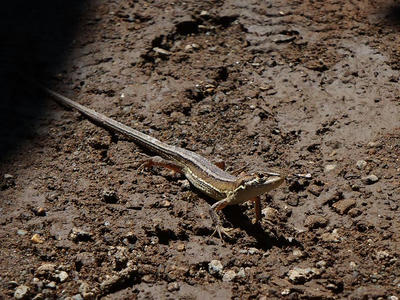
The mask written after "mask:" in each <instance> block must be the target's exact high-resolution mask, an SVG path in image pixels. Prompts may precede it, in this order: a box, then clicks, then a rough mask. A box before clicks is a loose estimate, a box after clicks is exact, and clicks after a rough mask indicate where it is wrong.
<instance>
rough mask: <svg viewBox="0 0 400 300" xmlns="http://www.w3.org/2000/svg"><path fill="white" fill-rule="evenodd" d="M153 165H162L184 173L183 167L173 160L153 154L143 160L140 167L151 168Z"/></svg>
mask: <svg viewBox="0 0 400 300" xmlns="http://www.w3.org/2000/svg"><path fill="white" fill-rule="evenodd" d="M153 166H160V167H164V168H167V169H170V170H172V171H174V172H176V173H182V167H181V166H179V165H178V164H176V163H175V162H173V161H171V160H167V159H164V158H162V157H160V156H153V157H150V158H148V159H146V160H144V161H143V163H142V165H141V166H140V167H139V169H144V168H151V167H153Z"/></svg>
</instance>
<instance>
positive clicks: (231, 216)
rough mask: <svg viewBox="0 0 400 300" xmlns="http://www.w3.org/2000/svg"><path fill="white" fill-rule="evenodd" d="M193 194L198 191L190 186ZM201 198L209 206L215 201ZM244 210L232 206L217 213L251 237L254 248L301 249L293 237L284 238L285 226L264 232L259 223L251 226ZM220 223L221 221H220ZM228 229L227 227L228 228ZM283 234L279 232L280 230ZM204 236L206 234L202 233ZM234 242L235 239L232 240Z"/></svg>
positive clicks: (205, 197)
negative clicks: (253, 240)
mask: <svg viewBox="0 0 400 300" xmlns="http://www.w3.org/2000/svg"><path fill="white" fill-rule="evenodd" d="M192 189H193V191H194V192H196V193H198V190H197V189H196V188H194V187H193V186H192ZM201 197H202V198H203V199H204V200H205V201H206V202H207V203H208V204H209V205H212V204H214V203H215V200H213V199H211V198H209V197H207V196H205V195H203V194H202V195H201ZM245 210H246V208H245V207H244V206H243V205H232V206H227V207H225V208H224V209H223V210H222V211H220V212H219V213H222V214H223V215H224V218H225V219H226V220H227V221H228V222H229V223H230V224H231V226H232V227H233V228H240V229H241V230H243V231H245V232H246V234H247V235H249V236H252V237H254V238H255V239H256V241H257V244H256V245H255V247H256V248H258V249H262V250H264V251H267V250H269V249H271V248H272V247H279V248H284V247H288V246H289V247H294V246H295V247H299V248H300V249H302V248H303V245H302V244H301V243H300V242H299V241H297V240H296V239H294V238H293V236H286V234H287V232H286V231H288V230H287V228H285V226H286V225H285V224H282V223H278V224H271V226H270V227H269V228H268V229H267V230H266V229H265V228H263V227H262V226H261V225H260V224H259V223H256V224H253V223H252V221H251V220H250V218H249V217H248V216H247V215H245V214H244V211H245ZM221 221H222V219H221ZM228 227H229V226H228ZM280 229H282V231H283V232H284V233H283V232H281V230H280ZM204 234H206V233H204ZM225 239H226V241H227V242H228V243H231V242H234V241H232V240H231V239H230V238H228V237H225ZM234 240H236V238H235V239H234Z"/></svg>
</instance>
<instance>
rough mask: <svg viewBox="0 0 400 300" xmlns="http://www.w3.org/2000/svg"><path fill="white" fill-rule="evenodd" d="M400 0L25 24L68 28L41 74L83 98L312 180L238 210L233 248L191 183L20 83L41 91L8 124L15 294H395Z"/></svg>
mask: <svg viewBox="0 0 400 300" xmlns="http://www.w3.org/2000/svg"><path fill="white" fill-rule="evenodd" d="M76 2H77V1H71V3H72V4H71V5H75V4H76ZM396 3H397V2H395V1H372V0H353V1H337V0H326V1H311V0H306V1H295V0H293V1H284V0H281V1H260V0H250V1H238V0H225V1H191V0H190V1H176V2H172V1H167V0H155V1H143V0H136V1H107V0H106V1H91V2H90V4H88V3H86V4H80V7H79V8H76V10H71V11H69V14H70V15H69V17H70V18H71V20H74V24H71V27H72V25H74V26H75V27H74V28H75V29H74V31H73V32H74V33H73V38H71V36H68V35H65V37H64V36H63V35H62V34H58V35H55V36H51V35H50V36H48V35H45V34H38V35H35V36H29V34H28V37H26V36H25V37H24V38H25V40H26V41H35V43H37V45H40V44H41V43H42V44H46V43H47V44H46V45H55V44H57V43H62V38H66V39H67V38H70V40H69V42H68V43H66V44H62V45H63V52H62V53H61V54H60V52H59V51H58V52H57V51H56V49H58V50H59V48H51V47H47V48H46V49H45V50H43V51H37V53H36V54H35V58H36V61H35V63H36V65H30V68H31V70H32V72H38V70H45V73H46V74H47V76H46V77H45V80H46V81H45V82H46V84H47V85H48V86H49V87H51V88H53V89H55V90H57V91H59V92H60V93H62V94H64V95H66V96H69V97H71V98H72V99H75V100H76V101H78V102H80V103H82V104H84V105H86V106H88V107H91V108H93V109H95V110H97V111H99V112H101V113H104V114H105V115H107V116H110V117H112V118H114V119H116V120H118V121H121V122H123V123H124V124H126V125H129V126H132V127H134V128H136V129H138V130H141V131H143V132H145V133H147V134H150V135H152V136H154V137H157V138H159V139H160V140H162V141H165V142H168V143H170V144H173V145H178V146H181V147H184V148H187V149H190V150H193V151H195V152H197V153H199V154H201V155H204V156H205V157H208V158H209V159H210V160H212V161H218V160H224V161H225V162H226V164H227V166H228V170H229V171H234V170H238V169H244V170H245V171H247V172H252V171H257V170H258V171H262V170H266V169H273V170H284V171H287V172H293V173H310V174H312V179H311V180H307V179H290V180H288V182H287V183H286V184H284V185H282V186H281V187H280V188H278V189H276V190H275V191H273V192H271V193H270V194H269V195H264V196H263V197H262V200H263V218H262V221H261V223H260V224H253V223H252V219H253V218H254V212H253V209H252V208H253V206H252V204H251V203H246V204H243V205H240V206H236V207H229V208H226V209H224V211H223V212H222V213H221V214H220V215H221V218H223V222H224V226H225V227H230V228H232V231H231V235H232V237H231V238H227V239H226V241H225V242H222V241H220V240H219V239H218V238H217V237H215V236H214V237H212V236H211V234H212V233H213V231H214V227H213V224H212V222H211V220H210V218H209V216H208V207H209V205H210V204H212V203H213V202H212V201H211V200H210V199H207V198H205V197H204V196H202V195H201V194H199V193H198V192H196V190H194V189H193V188H191V187H190V186H189V184H188V182H187V181H186V180H185V178H184V177H181V176H179V175H177V174H172V173H170V172H169V171H166V170H163V169H158V168H156V169H152V170H143V169H141V168H140V166H141V164H142V162H143V160H145V159H146V156H145V155H144V154H143V152H142V151H141V149H140V148H138V147H136V146H135V145H134V144H132V143H131V142H129V141H128V140H126V139H124V138H123V137H120V136H115V135H112V134H110V133H108V132H107V131H105V130H104V129H102V128H100V127H98V126H96V125H95V124H93V123H91V122H90V121H88V120H86V119H85V118H83V117H81V116H79V114H78V113H76V112H72V111H69V110H66V109H64V108H62V107H60V106H58V105H57V104H54V103H53V102H51V101H50V100H49V99H48V97H46V96H45V95H43V94H41V93H40V92H37V91H35V90H34V89H32V88H30V89H23V88H21V86H20V85H15V84H14V85H12V84H11V85H10V90H9V92H8V94H7V95H6V96H9V97H10V98H12V99H14V98H13V97H19V98H18V99H29V101H28V100H26V101H25V100H24V101H25V102H23V101H22V103H25V104H26V105H27V106H26V107H27V108H26V109H22V111H17V112H15V111H14V107H13V108H12V109H10V108H8V109H10V113H16V114H17V119H15V120H23V121H24V122H25V123H24V122H19V123H18V124H19V125H21V124H22V127H21V126H19V127H13V126H11V125H13V124H14V123H12V122H11V123H10V122H8V123H7V124H6V125H9V126H11V127H10V128H9V130H7V131H1V132H0V138H1V141H2V145H3V146H4V145H6V146H7V147H8V148H7V149H8V150H9V151H8V152H7V154H6V155H3V156H2V157H1V167H0V175H1V179H0V224H1V227H0V239H1V243H0V252H1V255H0V298H1V297H2V298H5V299H7V298H12V297H15V298H17V299H31V298H33V299H52V298H63V299H74V300H79V299H94V298H103V299H125V298H135V297H136V298H138V299H144V298H149V299H152V298H153V299H167V298H170V299H207V298H209V299H229V298H235V299H240V298H253V299H275V298H276V299H277V298H283V299H310V298H313V299H342V298H350V299H390V300H396V299H398V298H399V297H400V296H399V295H400V292H399V291H400V253H399V249H400V218H399V212H400V209H399V205H400V196H399V195H400V162H399V157H400V88H399V79H400V77H399V76H400V72H399V69H400V64H399V59H400V48H399V30H400V6H398V5H399V4H398V3H397V4H396ZM53 5H54V4H53ZM30 13H32V14H33V15H30ZM51 13H52V18H53V19H52V20H53V21H54V24H57V22H56V21H57V20H60V19H62V17H63V16H65V14H64V12H63V11H57V9H55V10H54V11H51ZM42 14H43V11H33V12H29V14H28V16H33V17H32V18H33V19H37V18H38V17H43V16H42ZM25 17H26V16H25ZM47 17H48V16H47ZM28 32H29V30H28ZM49 41H50V42H49ZM35 43H33V44H34V45H36V44H35ZM33 44H32V45H33ZM30 46H31V44H26V49H29V52H30V51H31V49H32V48H30ZM38 49H41V48H40V47H39V48H38ZM32 51H33V50H32ZM46 51H47V52H46ZM51 51H54V53H52V52H51ZM30 53H31V52H30ZM60 57H63V62H62V63H58V65H57V67H55V65H56V64H55V63H54V62H55V61H57V60H59V59H60ZM49 74H52V76H49ZM44 100H46V101H44ZM32 101H33V102H32ZM13 103H15V106H16V107H19V108H21V107H22V105H20V104H21V102H18V101H14V102H13ZM32 103H33V104H32ZM35 103H36V104H35ZM37 103H40V105H39V104H37ZM38 105H39V107H40V109H39V111H38V112H39V113H37V114H34V115H32V114H33V113H32V107H38ZM24 107H25V106H24ZM4 112H6V113H5V114H9V112H7V111H5V110H3V113H4ZM18 118H20V119H18ZM30 119H32V120H33V121H32V122H33V123H30V122H27V120H30ZM3 120H4V119H3ZM1 122H3V121H1ZM15 124H17V123H15ZM24 124H25V125H24ZM1 127H2V128H3V127H4V124H3V125H2V126H1ZM10 136H11V137H18V141H19V142H18V144H17V145H15V144H13V143H11V142H10V141H13V139H11V138H10ZM10 149H12V151H11V150H10Z"/></svg>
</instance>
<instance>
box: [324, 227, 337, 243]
mask: <svg viewBox="0 0 400 300" xmlns="http://www.w3.org/2000/svg"><path fill="white" fill-rule="evenodd" d="M321 240H322V241H324V242H334V243H338V242H340V237H339V234H338V232H337V229H333V230H332V232H325V233H323V234H322V235H321Z"/></svg>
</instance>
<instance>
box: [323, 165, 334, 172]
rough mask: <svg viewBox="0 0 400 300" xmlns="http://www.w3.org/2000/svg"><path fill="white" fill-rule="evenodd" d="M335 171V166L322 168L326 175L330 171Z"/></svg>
mask: <svg viewBox="0 0 400 300" xmlns="http://www.w3.org/2000/svg"><path fill="white" fill-rule="evenodd" d="M335 169H336V165H326V166H325V168H324V171H325V173H328V172H330V171H333V170H335Z"/></svg>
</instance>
